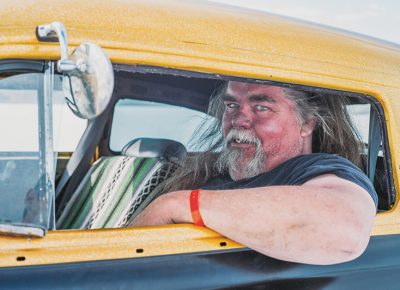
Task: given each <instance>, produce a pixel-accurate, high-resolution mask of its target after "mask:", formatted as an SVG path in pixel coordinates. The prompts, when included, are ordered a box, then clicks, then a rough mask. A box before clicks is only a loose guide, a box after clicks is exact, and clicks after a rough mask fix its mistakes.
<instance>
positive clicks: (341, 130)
mask: <svg viewBox="0 0 400 290" xmlns="http://www.w3.org/2000/svg"><path fill="white" fill-rule="evenodd" d="M227 86H228V83H225V84H224V85H222V86H221V88H219V89H218V90H217V91H216V92H215V93H214V94H213V96H212V98H211V101H210V104H209V110H208V114H209V115H211V116H214V117H215V119H214V121H213V124H211V125H210V124H209V121H208V123H207V125H206V124H203V125H201V126H199V129H198V130H196V132H195V133H194V135H193V138H192V140H191V142H190V144H196V145H197V146H199V147H200V148H202V149H206V150H205V151H204V152H202V153H195V154H192V155H189V157H188V158H187V160H186V161H185V163H184V165H183V166H182V168H180V169H178V170H177V172H176V174H175V175H174V176H173V177H172V178H170V179H169V180H167V182H166V184H165V187H164V190H163V191H164V192H170V191H176V190H183V189H191V188H197V187H199V186H201V185H202V184H204V183H206V182H207V181H208V180H209V179H210V178H213V177H215V176H217V175H219V174H221V172H219V171H218V170H216V168H215V166H214V165H215V162H216V161H217V159H218V156H219V153H218V150H219V149H220V148H222V146H223V144H224V139H223V135H222V129H221V128H222V117H223V113H224V110H225V106H224V103H223V101H222V96H223V95H224V94H225V92H226V89H227ZM282 89H283V91H284V93H285V94H286V96H287V97H288V98H289V99H291V100H292V101H293V102H294V103H295V105H296V113H297V116H298V122H299V124H303V123H305V122H307V121H308V120H309V119H310V118H313V119H314V120H315V122H316V125H315V129H314V131H313V136H312V152H314V153H317V152H324V153H331V154H337V155H340V156H342V157H345V158H347V159H349V160H350V161H352V162H353V163H354V164H356V165H357V166H360V163H361V160H360V154H361V148H362V141H361V138H360V136H359V134H358V133H357V130H356V129H355V127H354V125H353V124H352V121H351V118H350V116H349V114H348V113H347V110H346V105H347V104H348V103H349V100H348V98H347V97H345V96H338V95H333V94H329V93H326V92H323V93H321V92H312V91H308V90H305V89H297V88H296V89H293V88H289V87H282ZM205 127H207V129H206V130H204V128H205ZM197 146H196V147H197ZM199 147H197V148H199Z"/></svg>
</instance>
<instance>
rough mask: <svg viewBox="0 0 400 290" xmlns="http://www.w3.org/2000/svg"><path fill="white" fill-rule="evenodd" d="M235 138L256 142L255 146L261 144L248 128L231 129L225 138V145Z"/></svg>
mask: <svg viewBox="0 0 400 290" xmlns="http://www.w3.org/2000/svg"><path fill="white" fill-rule="evenodd" d="M235 140H239V141H240V142H243V143H253V144H256V145H257V147H258V146H261V141H260V139H258V138H257V137H256V136H254V134H253V133H252V132H251V131H248V130H238V129H231V130H230V131H229V133H228V135H227V136H226V138H225V143H226V145H227V144H229V143H231V142H233V141H235Z"/></svg>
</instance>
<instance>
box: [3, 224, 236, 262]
mask: <svg viewBox="0 0 400 290" xmlns="http://www.w3.org/2000/svg"><path fill="white" fill-rule="evenodd" d="M221 243H225V244H222V245H221ZM240 247H243V246H241V245H240V244H238V243H235V242H233V241H231V240H229V239H227V238H224V237H221V236H220V235H218V234H216V233H215V232H213V231H211V230H209V229H207V228H199V227H195V226H193V225H168V226H164V227H158V228H156V227H148V228H125V229H113V230H86V231H52V232H49V233H48V234H47V236H46V237H45V238H43V239H40V238H33V239H27V238H23V237H18V238H16V237H0V267H4V266H26V265H40V264H55V263H67V262H78V261H94V260H108V259H119V258H138V257H149V256H157V255H165V254H166V253H168V254H178V253H191V252H202V251H213V250H221V249H232V248H240Z"/></svg>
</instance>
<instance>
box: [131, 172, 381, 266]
mask: <svg viewBox="0 0 400 290" xmlns="http://www.w3.org/2000/svg"><path fill="white" fill-rule="evenodd" d="M199 204H200V211H201V215H202V217H203V220H204V222H205V224H206V225H207V227H209V228H211V229H213V230H215V231H217V232H219V233H221V234H222V235H224V236H226V237H229V238H231V239H232V240H235V241H237V242H239V243H242V244H243V245H246V246H248V247H250V248H252V249H254V250H256V251H259V252H261V253H263V254H265V255H268V256H270V257H274V258H277V259H281V260H286V261H293V262H301V263H310V264H332V263H339V262H344V261H348V260H352V259H354V258H356V257H358V256H359V255H360V254H361V253H362V252H363V251H364V249H365V248H366V246H367V244H368V241H369V236H370V232H371V228H372V225H373V222H374V216H375V205H374V203H373V201H372V198H371V197H370V196H369V194H368V193H367V192H366V191H365V190H364V189H363V188H361V187H360V186H358V185H356V184H354V183H352V182H349V181H347V180H344V179H341V178H338V177H336V176H335V175H330V174H329V175H328V174H327V175H323V176H319V177H317V178H314V179H312V180H310V181H308V182H306V183H305V184H303V185H302V186H270V187H261V188H251V189H240V190H218V191H207V190H204V191H202V192H201V194H200V200H199ZM190 222H192V218H191V213H190V210H189V192H188V191H179V192H174V193H170V194H167V195H164V196H162V197H161V198H159V199H157V200H156V201H155V202H153V203H152V204H151V205H150V206H149V207H148V208H147V209H146V210H145V211H144V212H143V213H142V214H141V215H139V217H138V218H137V219H136V220H135V221H134V223H133V224H132V225H133V226H140V225H158V224H165V223H190Z"/></svg>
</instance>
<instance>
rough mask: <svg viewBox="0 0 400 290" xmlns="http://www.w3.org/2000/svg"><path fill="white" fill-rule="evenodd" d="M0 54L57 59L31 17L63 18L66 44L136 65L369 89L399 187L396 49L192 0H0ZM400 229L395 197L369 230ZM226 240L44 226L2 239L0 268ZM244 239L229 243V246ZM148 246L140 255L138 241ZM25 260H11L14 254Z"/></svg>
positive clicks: (184, 249)
mask: <svg viewBox="0 0 400 290" xmlns="http://www.w3.org/2000/svg"><path fill="white" fill-rule="evenodd" d="M0 19H1V21H0V59H7V58H18V59H57V58H58V57H59V47H58V44H54V43H39V42H38V41H37V40H36V37H35V28H36V26H37V25H40V24H45V23H50V22H53V21H61V22H63V23H64V24H65V26H66V27H67V31H68V35H69V42H70V49H71V50H72V48H73V47H76V46H77V45H79V44H80V43H83V42H94V43H97V44H99V45H100V46H102V47H103V48H105V50H106V51H107V53H108V54H109V56H110V57H111V59H112V61H113V62H114V63H123V64H142V65H151V66H161V67H170V68H176V69H183V70H189V71H200V72H208V73H215V74H227V75H235V76H242V77H246V78H260V79H268V80H274V81H282V82H291V83H299V84H305V85H312V86H319V87H327V88H333V89H339V90H345V91H353V92H360V93H363V94H368V95H371V96H373V97H375V98H376V99H377V100H378V101H379V102H380V103H381V104H382V106H383V108H384V110H385V118H386V125H387V130H388V132H389V134H388V138H389V145H390V151H391V156H392V166H393V167H392V168H393V176H394V180H395V186H396V188H397V190H399V182H400V146H399V145H400V144H399V141H400V136H399V135H400V119H399V118H400V116H399V114H398V112H400V102H399V97H398V95H399V94H400V50H399V48H398V47H396V46H395V45H389V44H385V43H383V42H373V41H371V40H369V39H367V38H362V37H360V36H357V35H353V34H351V33H344V32H339V31H335V30H333V29H328V28H323V27H318V26H313V25H311V24H308V23H303V22H298V21H295V20H291V19H285V18H281V17H278V16H275V15H270V14H266V13H262V12H257V11H252V10H243V9H239V8H233V7H229V6H223V5H219V4H212V3H207V2H205V3H201V4H199V2H198V1H178V0H164V1H155V0H150V1H149V0H147V1H135V0H125V1H123V0H118V1H115V0H114V1H107V0H92V1H79V0H72V1H68V0H58V1H51V2H49V1H45V0H37V1H30V0H3V1H2V3H1V9H0ZM394 233H397V234H399V233H400V209H399V203H398V201H397V202H396V205H395V206H394V208H393V209H392V210H391V211H388V212H385V213H380V214H378V216H377V218H376V223H375V227H374V229H373V234H374V235H384V234H394ZM222 240H225V241H227V240H226V239H225V238H223V237H221V236H219V235H218V234H216V233H214V232H212V231H210V230H207V229H201V228H196V227H193V226H183V225H178V226H165V227H159V228H148V229H145V228H142V229H115V230H91V231H57V232H49V233H48V235H47V236H46V237H45V238H43V239H34V240H27V239H25V238H11V237H0V266H13V265H28V264H29V265H31V264H47V263H62V262H72V261H85V260H102V259H114V258H126V257H142V256H153V255H163V254H174V253H188V252H196V251H209V250H217V249H221V246H220V245H219V242H220V241H222ZM234 247H241V246H240V245H239V244H236V243H234V242H232V241H228V246H227V247H225V248H234ZM138 248H141V249H144V252H143V253H136V249H138ZM19 256H21V257H26V260H25V261H20V262H18V261H16V258H17V257H19Z"/></svg>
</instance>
